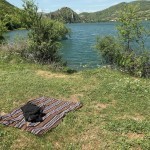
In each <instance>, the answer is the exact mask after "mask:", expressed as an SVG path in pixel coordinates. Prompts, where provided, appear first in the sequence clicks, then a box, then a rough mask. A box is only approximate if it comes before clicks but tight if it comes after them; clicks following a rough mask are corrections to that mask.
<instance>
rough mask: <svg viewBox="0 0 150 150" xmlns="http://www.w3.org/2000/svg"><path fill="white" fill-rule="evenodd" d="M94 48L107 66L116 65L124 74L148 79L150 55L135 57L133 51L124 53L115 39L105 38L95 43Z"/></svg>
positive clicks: (143, 54)
mask: <svg viewBox="0 0 150 150" xmlns="http://www.w3.org/2000/svg"><path fill="white" fill-rule="evenodd" d="M96 48H97V49H98V50H99V51H100V53H101V55H102V56H103V57H104V58H105V59H106V62H107V63H109V64H111V65H112V64H113V65H116V66H117V67H118V68H120V69H121V70H123V71H124V72H128V73H129V74H131V75H134V76H139V77H147V78H148V77H150V54H149V53H148V52H145V53H142V54H140V55H137V54H136V53H135V52H134V51H132V52H129V51H126V49H125V47H123V46H121V43H119V42H117V39H115V38H114V37H111V36H106V37H104V38H101V39H99V40H98V41H97V45H96Z"/></svg>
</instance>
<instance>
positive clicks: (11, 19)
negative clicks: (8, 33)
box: [0, 0, 22, 30]
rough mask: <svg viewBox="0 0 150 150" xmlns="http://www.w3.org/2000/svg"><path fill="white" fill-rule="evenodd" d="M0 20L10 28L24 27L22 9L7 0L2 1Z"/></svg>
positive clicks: (0, 2) (0, 4) (0, 3)
mask: <svg viewBox="0 0 150 150" xmlns="http://www.w3.org/2000/svg"><path fill="white" fill-rule="evenodd" d="M0 14H1V15H0V20H1V21H2V22H4V23H5V26H6V27H7V29H8V30H13V29H17V28H20V27H22V24H21V15H20V14H21V10H20V9H19V8H17V7H15V6H13V5H11V4H10V3H8V2H7V1H5V0H1V1H0Z"/></svg>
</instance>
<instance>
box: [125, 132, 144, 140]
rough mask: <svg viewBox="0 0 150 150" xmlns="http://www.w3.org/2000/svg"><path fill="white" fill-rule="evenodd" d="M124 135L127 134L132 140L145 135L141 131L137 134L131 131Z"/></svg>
mask: <svg viewBox="0 0 150 150" xmlns="http://www.w3.org/2000/svg"><path fill="white" fill-rule="evenodd" d="M123 135H124V134H123ZM125 136H127V137H128V138H129V139H131V140H134V139H143V138H144V137H145V135H144V134H142V133H141V134H138V133H132V132H129V133H127V134H125Z"/></svg>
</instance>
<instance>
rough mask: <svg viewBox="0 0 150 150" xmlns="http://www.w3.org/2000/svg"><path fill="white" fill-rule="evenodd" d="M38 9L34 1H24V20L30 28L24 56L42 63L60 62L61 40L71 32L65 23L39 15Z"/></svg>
mask: <svg viewBox="0 0 150 150" xmlns="http://www.w3.org/2000/svg"><path fill="white" fill-rule="evenodd" d="M37 10H38V8H37V6H36V5H35V4H34V3H33V1H30V0H25V1H24V13H23V19H24V20H23V22H24V24H25V25H26V28H27V29H28V30H30V32H29V36H28V48H27V50H26V51H25V53H24V57H25V58H27V59H30V60H33V61H34V62H40V63H52V62H58V61H60V60H61V59H60V56H59V55H58V50H59V48H60V46H61V44H60V40H61V39H62V38H64V37H65V36H66V35H67V34H69V30H68V29H67V28H66V26H65V25H64V24H63V23H60V22H58V21H52V20H50V19H47V18H45V17H43V16H42V15H39V13H38V12H37Z"/></svg>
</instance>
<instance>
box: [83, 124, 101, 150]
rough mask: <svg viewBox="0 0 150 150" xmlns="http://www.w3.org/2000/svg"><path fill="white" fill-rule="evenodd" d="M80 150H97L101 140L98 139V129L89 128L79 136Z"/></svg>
mask: <svg viewBox="0 0 150 150" xmlns="http://www.w3.org/2000/svg"><path fill="white" fill-rule="evenodd" d="M80 142H81V143H82V150H92V149H99V148H100V143H101V139H100V138H99V128H98V127H95V128H91V129H89V130H87V131H86V132H84V133H83V134H82V135H81V136H80Z"/></svg>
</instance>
